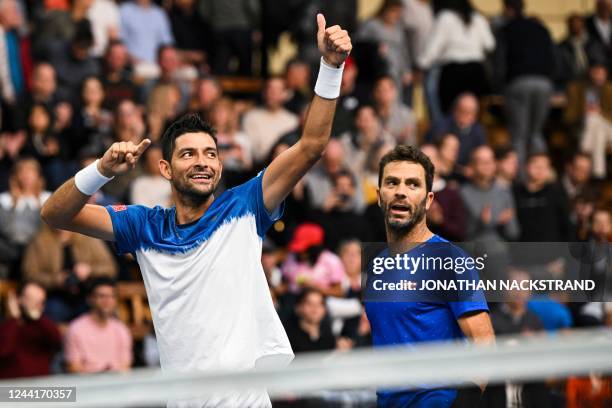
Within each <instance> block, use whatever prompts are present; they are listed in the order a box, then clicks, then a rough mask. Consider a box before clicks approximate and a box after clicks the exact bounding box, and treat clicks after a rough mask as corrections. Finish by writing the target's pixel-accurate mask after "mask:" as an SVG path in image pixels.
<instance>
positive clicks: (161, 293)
mask: <svg viewBox="0 0 612 408" xmlns="http://www.w3.org/2000/svg"><path fill="white" fill-rule="evenodd" d="M317 24H318V32H317V43H318V47H319V50H320V51H321V54H322V58H321V65H320V70H319V75H318V79H317V82H316V85H315V89H314V90H315V97H314V99H313V101H312V104H311V105H310V109H309V111H308V115H307V118H306V122H305V126H304V131H303V134H302V137H301V139H300V140H299V142H297V143H296V144H295V145H294V146H293V147H291V148H290V149H288V150H287V151H285V152H284V153H282V154H281V155H280V156H278V157H277V158H276V159H275V160H274V161H273V162H272V163H271V164H270V165H269V166H268V167H267V168H266V169H265V170H263V171H261V172H260V173H259V174H258V175H257V176H256V177H254V178H253V179H251V180H250V181H248V182H246V183H244V184H242V185H240V186H237V187H235V188H232V189H230V190H227V191H225V192H224V193H223V194H221V195H220V196H218V197H216V196H215V189H216V188H217V185H218V184H219V179H220V178H221V172H222V164H221V161H220V160H219V152H218V149H217V142H216V138H215V131H214V130H213V129H212V128H211V127H210V126H209V125H208V124H206V123H204V122H203V121H202V120H201V119H200V118H199V117H198V116H196V115H187V116H184V117H182V118H180V119H179V120H177V121H176V122H175V123H173V124H171V125H170V126H169V127H168V129H166V131H165V132H164V134H163V136H162V149H163V160H161V161H160V163H159V168H160V171H161V174H162V175H163V176H164V177H165V178H166V179H167V180H169V182H170V184H171V186H172V197H173V201H174V204H175V206H174V207H172V208H168V209H165V208H161V207H155V208H147V207H143V206H137V205H130V206H123V205H120V206H108V207H101V206H96V205H91V204H87V201H88V199H89V197H90V196H91V195H92V194H94V193H95V192H96V191H97V190H98V189H99V188H101V187H102V186H103V185H104V184H105V183H107V182H108V181H109V180H111V179H112V178H113V177H116V176H119V175H122V174H124V173H126V172H128V171H130V170H131V169H133V168H134V166H135V165H136V162H137V161H138V159H139V158H140V156H141V155H142V153H143V152H144V151H145V149H146V148H147V147H148V146H149V144H150V143H151V142H150V141H149V140H143V141H142V142H141V143H140V144H138V145H135V144H133V143H131V142H121V143H115V144H113V145H112V146H111V147H110V148H109V149H108V150H107V151H106V152H105V153H104V156H103V157H102V158H101V159H99V160H97V161H96V162H94V163H93V164H92V165H90V166H88V167H86V168H84V169H83V170H81V171H79V172H78V173H77V174H76V176H75V177H74V179H71V180H69V181H68V182H66V183H65V184H64V185H62V186H61V187H60V188H59V189H58V190H57V191H56V192H55V193H54V194H53V195H52V196H51V198H49V200H47V202H46V203H45V205H44V207H43V209H42V212H41V215H42V218H43V219H44V220H45V221H46V222H47V223H48V224H50V225H51V226H53V227H55V228H60V229H66V230H70V231H76V232H79V233H82V234H86V235H90V236H93V237H97V238H101V239H104V240H107V241H114V242H115V245H116V247H117V250H118V251H119V252H120V253H132V254H134V256H135V258H136V260H137V261H138V264H139V266H140V269H141V272H142V275H143V279H144V283H145V286H146V290H147V296H148V300H149V305H150V307H151V311H152V314H153V322H154V326H155V332H156V335H157V342H158V346H159V352H160V360H161V366H162V368H163V369H169V370H181V371H182V370H206V371H215V370H250V369H253V368H258V367H262V366H269V365H271V364H288V363H289V362H290V361H291V359H292V358H293V352H292V350H291V346H290V344H289V341H288V339H287V335H286V334H285V331H284V329H283V326H282V324H281V322H280V319H279V318H278V315H277V313H276V311H275V309H274V307H273V305H272V300H271V297H270V293H269V291H268V287H267V283H266V278H265V275H264V271H263V269H262V266H261V250H262V239H263V237H264V235H265V233H266V230H267V229H268V227H269V226H270V225H271V224H272V223H273V222H274V221H275V220H277V219H278V218H279V217H280V216H281V213H282V203H283V200H284V199H285V197H286V196H287V195H288V194H289V193H290V192H291V190H292V189H293V187H294V186H295V184H296V183H297V182H298V181H299V180H300V179H301V178H302V177H303V176H304V174H305V173H306V172H307V171H308V169H310V167H311V166H312V165H313V164H314V163H316V162H317V160H319V158H320V157H321V154H322V153H323V150H324V149H325V146H326V145H327V142H328V140H329V136H330V131H331V125H332V119H333V116H334V112H335V108H336V99H337V98H338V95H339V93H340V82H341V79H342V71H343V68H344V60H345V59H346V57H347V56H348V54H349V52H350V51H351V48H352V45H351V39H350V37H349V35H348V33H347V32H346V31H345V30H343V29H342V28H341V27H339V26H337V25H335V26H332V27H329V28H327V27H326V21H325V18H324V16H323V15H321V14H319V15H317ZM169 405H173V406H198V407H201V406H223V407H269V406H271V403H270V399H269V397H268V395H267V393H266V392H265V391H262V392H249V393H240V394H232V395H221V396H213V397H211V398H208V399H206V400H205V401H202V400H198V401H187V402H186V401H183V402H176V403H170V404H169Z"/></svg>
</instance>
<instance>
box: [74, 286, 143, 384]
mask: <svg viewBox="0 0 612 408" xmlns="http://www.w3.org/2000/svg"><path fill="white" fill-rule="evenodd" d="M89 304H90V306H91V311H90V312H89V313H86V314H84V315H83V316H81V317H79V318H77V319H76V320H74V321H73V322H72V323H70V326H68V331H67V333H66V341H65V349H64V351H65V358H66V363H67V368H68V371H69V372H71V373H99V372H102V371H127V370H129V369H130V367H131V366H132V335H131V334H130V330H129V329H128V327H127V326H126V325H125V324H124V323H123V322H122V321H120V320H119V319H117V318H116V317H114V315H115V310H116V308H117V288H116V286H115V283H114V282H113V281H112V280H110V279H108V278H98V279H96V280H94V281H93V282H92V284H91V292H90V295H89Z"/></svg>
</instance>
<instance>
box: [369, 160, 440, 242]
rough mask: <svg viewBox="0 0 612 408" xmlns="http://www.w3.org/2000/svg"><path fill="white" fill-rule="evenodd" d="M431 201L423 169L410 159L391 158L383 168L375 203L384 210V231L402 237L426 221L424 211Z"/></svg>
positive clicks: (430, 193)
mask: <svg viewBox="0 0 612 408" xmlns="http://www.w3.org/2000/svg"><path fill="white" fill-rule="evenodd" d="M432 200H433V193H432V192H428V191H427V186H426V181H425V169H424V168H423V166H422V165H420V164H418V163H415V162H410V161H393V162H390V163H388V164H387V165H386V166H385V168H384V170H383V175H382V180H381V185H380V188H379V190H378V205H380V208H381V209H382V211H383V216H384V219H385V224H386V227H387V230H388V231H390V232H391V233H393V234H394V235H396V236H405V235H406V234H408V233H410V232H411V231H412V230H413V228H414V227H415V226H416V225H418V224H420V223H422V222H425V213H426V211H427V209H429V206H430V205H431V202H432Z"/></svg>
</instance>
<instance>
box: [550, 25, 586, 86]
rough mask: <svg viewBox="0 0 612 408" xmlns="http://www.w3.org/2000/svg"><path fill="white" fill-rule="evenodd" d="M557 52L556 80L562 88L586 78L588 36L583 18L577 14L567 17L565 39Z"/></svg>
mask: <svg viewBox="0 0 612 408" xmlns="http://www.w3.org/2000/svg"><path fill="white" fill-rule="evenodd" d="M557 50H558V53H559V67H558V71H559V73H558V79H559V81H560V82H561V84H562V85H563V86H564V85H565V84H566V83H567V82H570V81H575V80H577V79H581V78H583V77H585V76H586V74H587V71H588V68H589V60H588V52H589V35H588V33H587V30H586V27H585V21H584V17H582V16H581V15H579V14H571V15H569V16H568V17H567V37H566V38H565V39H564V40H563V41H562V42H561V43H560V44H559V45H558V47H557Z"/></svg>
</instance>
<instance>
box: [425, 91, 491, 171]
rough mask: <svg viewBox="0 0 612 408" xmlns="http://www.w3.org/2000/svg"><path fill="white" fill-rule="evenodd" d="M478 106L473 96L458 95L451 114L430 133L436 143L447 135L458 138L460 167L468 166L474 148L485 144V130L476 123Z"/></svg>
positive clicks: (467, 94)
mask: <svg viewBox="0 0 612 408" xmlns="http://www.w3.org/2000/svg"><path fill="white" fill-rule="evenodd" d="M478 105H479V104H478V99H477V98H476V96H475V95H474V94H471V93H467V92H466V93H462V94H460V95H459V96H458V97H457V100H456V101H455V103H454V105H453V111H452V114H451V115H450V116H448V117H446V118H445V119H444V121H442V122H440V123H438V124H436V125H435V127H434V129H433V131H432V133H433V141H437V140H438V138H440V137H441V136H443V135H445V134H447V133H452V134H454V135H457V136H458V137H459V157H458V158H457V164H459V165H460V166H466V165H467V164H468V162H469V161H470V157H471V154H472V152H473V151H474V149H475V148H477V147H478V146H482V145H484V144H486V143H487V138H486V135H485V130H484V128H483V127H482V125H481V124H480V123H478V109H479V106H478Z"/></svg>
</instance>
